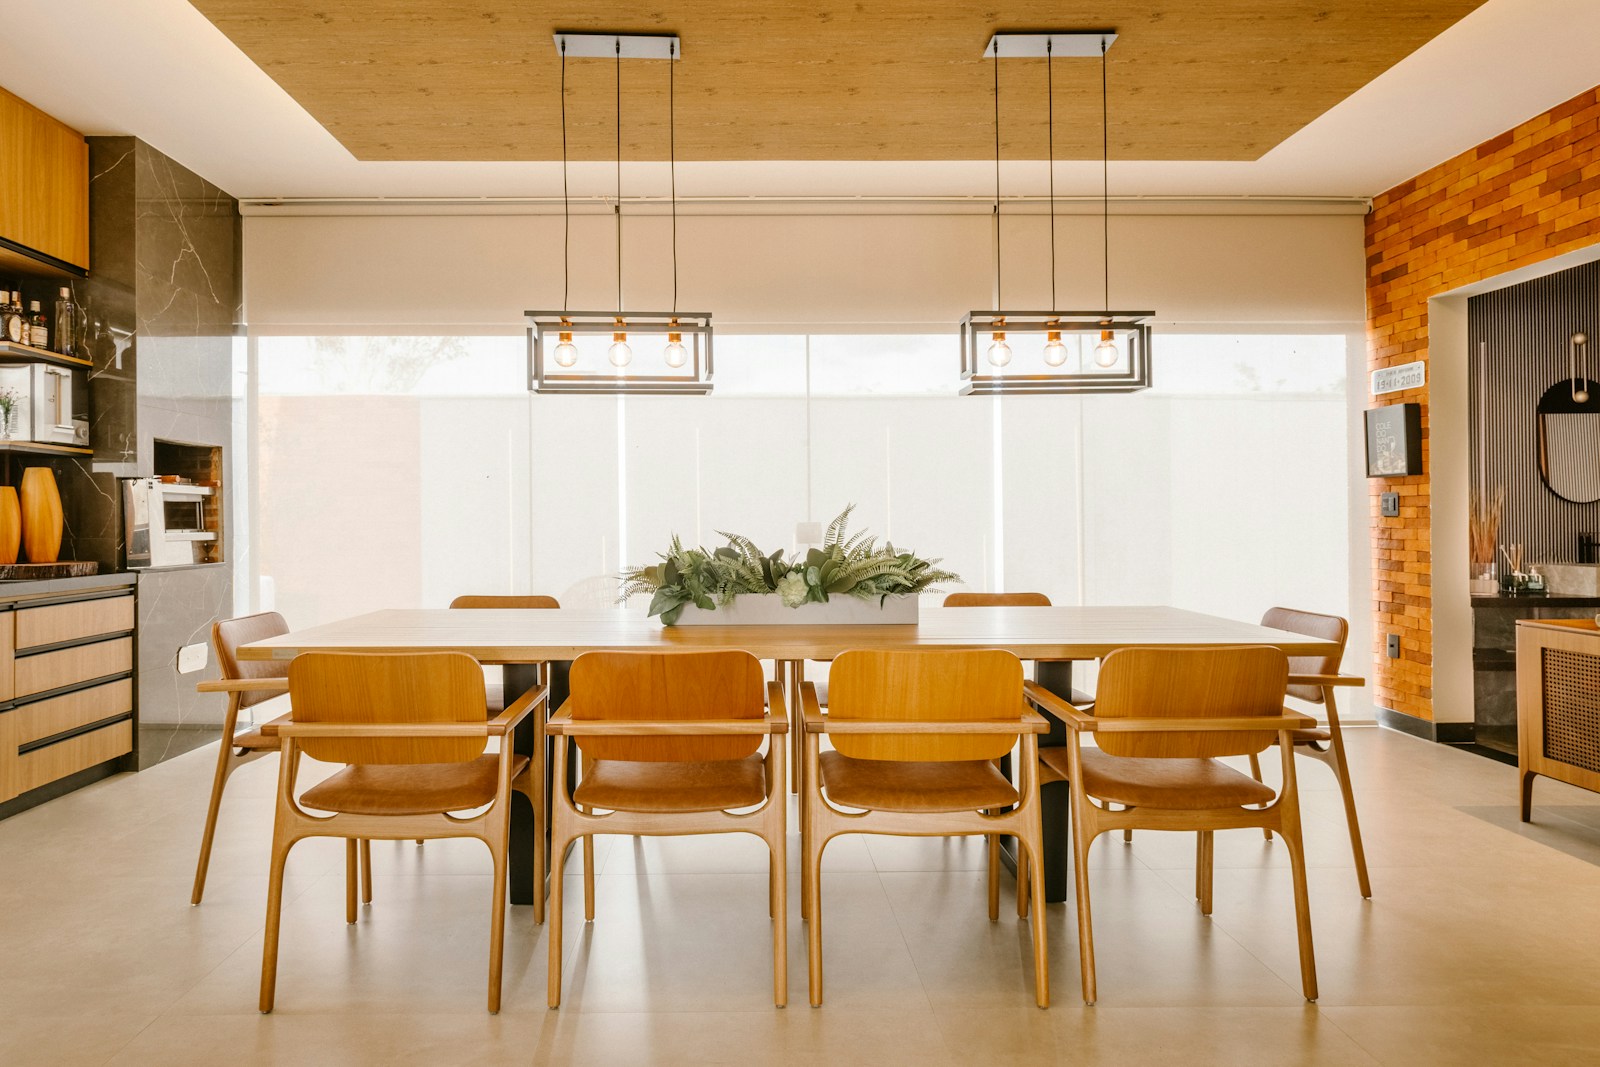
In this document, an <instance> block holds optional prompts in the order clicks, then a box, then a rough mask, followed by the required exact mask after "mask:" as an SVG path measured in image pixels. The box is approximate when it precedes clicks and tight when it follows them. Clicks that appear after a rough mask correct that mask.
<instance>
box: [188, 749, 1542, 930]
mask: <svg viewBox="0 0 1600 1067" xmlns="http://www.w3.org/2000/svg"><path fill="white" fill-rule="evenodd" d="M228 741H229V739H228V738H223V741H222V750H221V752H220V753H219V754H218V755H217V773H216V776H215V777H214V778H213V779H212V780H211V803H210V804H209V805H207V807H206V828H205V832H204V833H202V834H201V835H200V862H199V863H197V864H195V868H194V889H193V890H192V891H191V892H190V893H189V903H190V904H191V905H198V904H199V903H200V898H201V897H203V896H205V892H206V871H207V870H208V869H209V868H210V866H211V841H212V839H213V838H214V837H215V836H216V833H217V813H218V812H220V811H221V810H222V790H223V789H224V788H225V787H226V786H227V784H228V775H230V774H232V773H233V746H232V745H231V744H229V743H228ZM1523 821H1524V822H1526V821H1527V819H1526V817H1524V819H1523Z"/></svg>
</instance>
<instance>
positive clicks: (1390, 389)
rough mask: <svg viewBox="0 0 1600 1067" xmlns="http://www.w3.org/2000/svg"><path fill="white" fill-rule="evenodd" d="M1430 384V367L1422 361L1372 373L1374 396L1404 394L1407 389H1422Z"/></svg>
mask: <svg viewBox="0 0 1600 1067" xmlns="http://www.w3.org/2000/svg"><path fill="white" fill-rule="evenodd" d="M1427 383H1428V365H1427V364H1426V363H1423V362H1421V361H1420V360H1419V361H1418V362H1416V363H1405V364H1402V365H1401V366H1398V367H1385V368H1383V369H1382V370H1375V371H1373V372H1372V395H1373V396H1382V395H1383V394H1384V393H1402V392H1405V391H1406V390H1407V389H1421V388H1422V387H1423V386H1424V385H1426V384H1427Z"/></svg>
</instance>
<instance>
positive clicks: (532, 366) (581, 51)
mask: <svg viewBox="0 0 1600 1067" xmlns="http://www.w3.org/2000/svg"><path fill="white" fill-rule="evenodd" d="M553 40H554V42H555V47H556V51H557V53H558V54H559V55H560V56H561V67H562V78H561V180H562V218H563V225H564V227H565V229H564V233H568V234H570V229H571V207H570V202H569V200H568V197H567V118H566V61H567V60H568V59H570V58H585V59H603V60H607V61H609V62H612V63H614V64H615V65H616V69H617V105H616V108H617V153H616V154H617V161H616V162H617V197H616V204H615V208H614V211H615V215H616V222H617V307H616V309H615V310H610V311H573V310H570V309H569V308H568V307H566V296H565V294H566V292H567V291H568V289H569V287H570V285H569V283H570V270H569V266H568V249H569V248H570V242H569V241H568V240H567V239H566V238H565V237H564V238H563V254H562V278H563V286H562V289H563V300H562V303H563V307H562V309H561V310H559V311H553V310H552V311H526V312H524V313H523V315H524V318H525V319H526V321H527V329H528V388H529V390H530V391H532V392H535V393H579V394H591V395H593V394H610V395H617V394H655V395H665V396H683V395H704V394H706V393H709V392H711V375H712V369H713V362H712V327H711V313H710V312H706V311H694V312H689V311H679V310H677V295H678V293H677V290H678V247H677V198H678V196H677V136H676V125H677V115H676V93H675V81H674V79H675V74H676V68H675V66H672V65H669V66H668V68H667V72H668V73H667V77H668V112H669V115H668V143H669V146H670V147H669V149H668V151H669V161H668V165H669V167H670V169H671V190H672V191H671V197H672V206H671V211H672V219H673V235H672V236H673V239H672V298H673V310H671V311H629V312H624V311H623V310H622V62H623V60H635V59H654V60H667V61H668V62H669V64H675V63H676V62H677V61H678V60H679V59H680V58H682V48H681V43H680V41H679V40H678V37H677V35H676V34H618V33H589V32H585V33H570V32H558V33H556V34H555V35H554V37H553ZM604 334H612V335H613V336H617V337H620V336H622V335H624V334H626V335H628V339H629V340H630V341H631V342H632V345H631V347H633V348H634V349H635V352H634V355H633V358H632V360H631V362H630V363H629V364H628V365H626V366H623V367H613V366H609V365H608V366H607V369H606V370H600V371H583V370H573V369H570V368H567V367H562V366H561V365H560V364H558V363H555V362H554V359H553V356H554V349H555V348H556V347H557V343H558V342H565V341H569V340H572V339H574V338H578V337H589V336H596V335H604ZM658 336H659V337H660V339H661V342H662V345H666V344H668V343H671V342H681V343H682V344H683V346H684V348H685V349H686V350H687V352H686V354H687V357H688V358H687V359H686V361H685V363H684V365H683V367H681V368H673V367H671V366H670V365H668V364H666V363H665V360H664V357H663V355H662V352H661V349H660V348H658V347H657V346H656V345H654V344H651V345H648V346H645V345H641V344H640V343H639V342H640V341H641V340H643V339H644V338H646V337H648V338H655V337H658ZM652 360H654V361H659V362H660V364H661V366H662V367H663V368H664V370H665V372H664V373H653V372H652V373H640V372H639V371H638V370H637V369H636V368H638V367H639V366H640V365H641V364H643V365H646V366H649V365H651V361H652ZM588 362H590V363H594V362H604V356H600V357H599V359H598V360H597V359H596V357H595V353H594V352H590V353H589V357H588Z"/></svg>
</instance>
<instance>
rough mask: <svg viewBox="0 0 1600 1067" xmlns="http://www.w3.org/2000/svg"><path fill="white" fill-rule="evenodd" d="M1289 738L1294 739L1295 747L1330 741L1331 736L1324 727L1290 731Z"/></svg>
mask: <svg viewBox="0 0 1600 1067" xmlns="http://www.w3.org/2000/svg"><path fill="white" fill-rule="evenodd" d="M1289 736H1290V737H1292V738H1294V743H1295V744H1297V745H1309V744H1310V743H1311V742H1313V741H1332V740H1333V734H1332V732H1331V731H1329V730H1328V728H1327V727H1326V726H1313V727H1310V728H1309V729H1305V730H1290V731H1289Z"/></svg>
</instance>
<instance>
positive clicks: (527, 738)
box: [239, 606, 1338, 904]
mask: <svg viewBox="0 0 1600 1067" xmlns="http://www.w3.org/2000/svg"><path fill="white" fill-rule="evenodd" d="M1238 645H1255V646H1271V647H1274V648H1279V649H1282V650H1283V651H1284V652H1285V653H1286V654H1288V655H1290V656H1327V655H1332V654H1335V653H1336V652H1337V651H1338V646H1337V645H1336V644H1335V643H1334V642H1331V641H1325V640H1321V639H1319V638H1315V637H1310V636H1307V635H1305V634H1298V633H1293V632H1290V631H1287V630H1275V629H1271V628H1268V627H1264V626H1260V625H1257V624H1255V623H1249V622H1239V621H1235V620H1232V619H1226V618H1221V617H1218V616H1214V615H1206V614H1203V613H1200V612H1196V611H1188V610H1185V609H1181V608H1175V607H1164V606H1129V607H1112V606H1079V607H960V608H944V607H923V608H921V610H920V612H919V617H918V620H917V622H915V623H913V624H902V625H874V624H867V625H842V624H826V623H793V624H786V625H777V626H747V625H692V626H684V625H679V626H663V625H662V624H661V622H660V621H659V620H657V619H653V618H647V617H646V616H644V615H643V614H641V613H639V612H638V611H636V610H629V609H626V608H541V609H536V610H534V609H498V608H479V609H474V610H471V611H463V610H452V609H448V608H440V609H432V608H391V609H386V610H381V611H373V612H369V613H367V614H365V615H357V616H354V617H352V618H349V619H341V620H339V621H336V622H330V623H325V624H323V625H320V626H311V627H307V628H306V629H303V630H295V631H292V632H290V633H287V634H284V635H282V636H278V637H272V638H268V639H266V640H263V641H257V642H254V643H252V644H248V645H244V646H242V647H241V648H240V649H239V657H240V658H241V659H244V660H284V659H293V658H294V657H295V656H298V655H300V654H301V653H302V652H464V653H466V654H467V655H469V656H472V657H473V658H475V659H477V660H478V661H479V662H480V663H484V664H499V665H501V666H503V667H504V674H505V679H504V686H505V698H504V699H505V703H506V704H507V705H509V704H510V703H511V701H512V700H514V699H515V698H516V697H517V696H519V695H521V694H522V693H523V692H526V691H527V689H528V688H530V687H531V686H532V685H534V684H537V683H538V681H539V680H540V678H541V677H543V678H544V679H545V680H546V681H547V682H548V684H549V685H550V694H549V699H548V700H547V701H546V704H545V712H544V713H543V714H541V715H538V716H530V717H529V718H530V720H532V721H529V722H525V723H524V724H523V725H522V726H520V727H519V728H518V729H517V730H516V732H515V734H514V737H513V744H514V745H515V746H516V750H517V751H518V752H520V753H524V754H526V755H528V756H529V757H530V758H535V757H536V754H537V758H539V759H541V760H542V767H543V768H544V770H545V773H543V775H542V777H543V780H544V782H545V783H546V789H548V788H549V785H548V783H549V782H550V781H551V779H552V776H551V775H550V774H549V773H548V765H549V760H550V759H551V748H550V745H549V744H548V738H547V737H546V736H545V731H544V719H545V717H546V716H547V715H548V714H550V713H552V712H554V711H555V710H557V709H559V707H560V705H561V702H562V701H563V700H565V698H566V672H565V670H564V669H562V665H564V664H565V663H568V662H570V661H571V660H574V659H576V658H577V657H579V656H581V655H583V654H584V653H585V652H595V651H676V652H689V651H709V650H716V649H742V650H744V651H747V652H749V653H751V654H752V655H754V656H756V657H757V658H758V659H762V660H771V661H772V662H773V663H774V670H775V673H776V678H777V680H778V681H780V682H782V683H783V684H784V687H785V694H786V699H787V700H788V702H789V707H788V708H787V709H786V710H787V711H788V713H789V715H790V717H791V720H793V719H795V718H797V717H798V714H799V703H800V687H801V684H802V682H803V681H804V680H805V671H806V664H807V663H808V662H810V663H815V662H817V661H828V660H832V659H833V658H835V657H836V656H838V655H839V654H840V653H842V652H846V651H849V650H851V649H880V650H899V649H974V648H1000V649H1005V650H1007V651H1009V652H1012V653H1013V654H1015V655H1016V656H1017V657H1018V658H1020V659H1022V660H1032V661H1035V662H1036V663H1037V665H1038V666H1037V668H1036V670H1037V679H1036V680H1037V681H1038V682H1039V683H1040V684H1041V685H1043V686H1044V687H1045V688H1048V689H1050V690H1051V691H1052V692H1054V693H1057V694H1058V695H1060V696H1063V697H1068V696H1069V694H1070V692H1071V682H1072V665H1073V664H1074V663H1079V662H1084V661H1091V662H1092V661H1096V660H1100V659H1103V658H1104V657H1106V656H1108V655H1110V654H1111V653H1112V652H1115V651H1116V650H1118V649H1122V648H1133V647H1145V648H1148V647H1156V648H1215V647H1222V646H1238ZM545 665H554V669H552V670H550V671H548V672H545V673H543V674H541V670H542V668H543V667H544V666H545ZM1065 743H1066V739H1065V729H1064V728H1063V727H1062V726H1061V725H1060V724H1059V723H1054V724H1053V725H1052V729H1051V731H1050V733H1049V734H1048V735H1045V736H1043V737H1041V738H1040V744H1041V745H1042V746H1049V745H1060V744H1065ZM790 747H791V749H792V750H794V752H795V753H797V752H798V750H799V748H800V746H799V745H798V744H794V745H791V746H790ZM790 777H791V780H792V779H793V777H794V776H793V775H792V774H791V776H790ZM1040 794H1041V802H1042V803H1041V810H1042V814H1043V820H1044V827H1043V829H1044V839H1045V855H1044V862H1043V866H1044V875H1045V899H1046V900H1047V901H1052V902H1055V901H1061V900H1065V899H1066V897H1067V894H1068V886H1069V881H1070V879H1069V876H1068V875H1069V872H1068V861H1069V856H1070V851H1071V850H1070V846H1069V844H1068V838H1067V830H1068V827H1067V815H1068V807H1069V802H1068V795H1067V783H1064V782H1052V783H1047V784H1046V785H1044V786H1043V787H1042V788H1041V790H1040ZM546 803H548V798H546ZM546 810H548V807H547V808H546ZM534 826H535V822H534V814H533V810H532V807H531V805H530V804H529V802H528V801H527V800H526V798H525V797H523V795H522V794H520V793H518V794H515V796H514V801H513V805H512V820H511V842H510V863H509V874H508V877H509V879H510V885H509V887H508V888H509V891H510V896H511V900H512V902H513V903H514V904H531V903H532V902H533V886H534V878H535V877H545V876H546V872H536V871H534V869H533V832H534Z"/></svg>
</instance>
